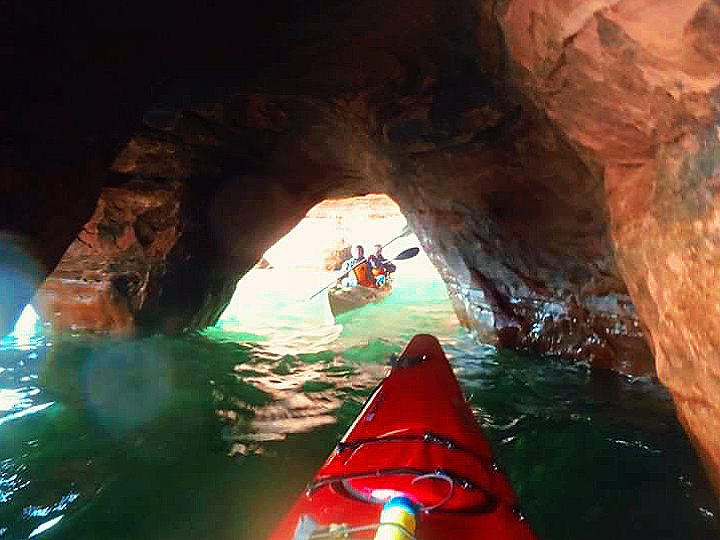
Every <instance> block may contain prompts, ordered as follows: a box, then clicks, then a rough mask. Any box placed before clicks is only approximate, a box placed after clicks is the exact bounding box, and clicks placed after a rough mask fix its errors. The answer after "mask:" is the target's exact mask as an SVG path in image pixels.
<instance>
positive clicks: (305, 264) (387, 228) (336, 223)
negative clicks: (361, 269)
mask: <svg viewBox="0 0 720 540" xmlns="http://www.w3.org/2000/svg"><path fill="white" fill-rule="evenodd" d="M405 224H406V221H405V217H404V216H403V215H402V214H401V213H400V208H399V207H398V206H397V204H395V203H394V202H393V201H392V199H390V198H389V197H387V196H386V195H366V196H365V197H355V198H352V199H341V200H335V201H324V202H322V203H320V204H318V205H316V206H315V207H313V208H312V209H311V210H310V211H309V212H308V214H307V216H305V219H303V220H302V221H301V222H300V223H298V225H297V226H296V227H295V228H294V229H293V230H292V231H290V232H289V233H288V234H287V235H286V236H285V237H284V238H282V239H281V240H280V241H278V242H277V243H276V244H275V245H274V246H272V247H271V248H270V249H269V250H268V251H267V252H266V253H265V259H266V260H267V261H268V262H269V263H270V264H271V265H272V266H273V268H276V269H289V268H292V269H295V270H297V269H303V270H320V269H322V267H323V262H324V259H325V258H326V257H327V255H328V254H329V253H330V252H331V251H333V250H336V249H342V248H343V247H350V246H351V245H353V244H362V245H363V246H365V251H366V255H369V254H370V253H371V250H372V246H373V244H384V243H385V242H387V241H389V240H390V239H392V238H393V237H394V236H397V235H398V234H399V233H400V231H402V229H403V227H405Z"/></svg>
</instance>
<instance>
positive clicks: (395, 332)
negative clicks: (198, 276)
mask: <svg viewBox="0 0 720 540" xmlns="http://www.w3.org/2000/svg"><path fill="white" fill-rule="evenodd" d="M356 244H360V245H362V246H363V247H364V248H365V254H366V256H367V255H370V254H371V253H372V250H373V245H374V244H381V245H386V244H387V245H386V246H385V248H384V249H383V254H384V255H385V257H386V258H388V259H392V258H394V257H395V256H397V255H398V254H399V253H401V252H403V251H404V250H406V249H408V248H411V247H418V248H420V243H419V242H418V240H417V238H416V237H415V235H413V234H412V233H409V232H408V230H407V222H406V220H405V217H404V216H403V215H402V213H401V212H400V209H399V207H398V206H397V204H395V202H393V201H392V199H390V198H389V197H387V196H386V195H383V194H370V195H365V196H362V197H354V198H349V199H338V200H328V201H323V202H322V203H320V204H318V205H316V206H315V207H313V208H312V209H311V210H310V211H309V212H308V214H307V215H306V217H305V218H304V219H303V220H302V221H301V222H300V223H299V224H298V225H297V226H296V227H295V228H294V229H293V230H292V231H291V232H290V233H288V234H287V235H286V236H285V237H283V238H282V239H281V240H280V241H278V242H277V243H276V244H275V245H274V246H272V247H271V248H270V249H268V250H267V252H266V253H265V254H264V256H263V258H262V260H261V261H260V262H259V263H258V264H257V265H256V267H255V268H253V269H252V270H250V272H248V273H247V274H246V275H245V276H244V277H243V278H242V279H241V280H240V281H239V282H238V284H237V287H236V290H235V294H234V295H233V298H232V300H231V302H230V304H229V305H228V307H227V308H226V310H225V312H224V313H223V315H222V316H221V317H220V320H219V321H218V323H217V324H216V325H215V326H214V327H213V328H211V329H209V330H208V333H209V334H213V335H217V333H218V332H222V333H223V334H224V335H226V336H230V335H233V336H235V338H237V339H250V340H253V339H261V340H262V341H263V346H264V347H266V348H269V349H272V350H273V351H274V352H276V353H281V354H282V353H291V352H293V351H297V350H298V349H300V350H304V351H306V352H317V351H320V350H327V349H328V348H330V349H333V350H343V349H345V348H347V347H352V346H361V345H367V344H368V343H369V342H372V341H374V340H380V341H383V340H385V341H387V342H388V343H393V344H395V345H402V344H403V343H404V342H406V341H407V340H408V339H409V338H410V337H412V335H414V334H417V333H422V332H434V333H438V332H440V333H441V334H447V335H454V334H457V333H458V332H461V329H460V325H459V323H458V321H457V318H456V316H455V313H454V311H453V309H452V306H451V303H450V301H449V299H448V295H447V289H446V287H445V284H444V283H443V281H442V279H441V277H440V275H439V274H438V272H437V270H436V269H435V267H434V266H433V264H432V262H431V261H430V259H429V258H428V256H427V254H426V253H425V252H424V251H423V250H422V248H420V251H419V253H418V254H417V255H416V256H414V257H412V258H410V259H407V260H402V261H397V263H396V266H397V270H396V272H394V274H393V276H392V277H393V280H392V282H393V292H392V294H391V295H390V296H388V297H387V298H385V299H384V300H383V301H381V302H380V303H378V304H371V305H368V306H366V307H364V308H363V309H359V310H356V311H353V312H350V313H346V314H343V315H340V316H338V317H337V318H334V317H333V315H332V313H331V311H330V307H329V304H328V296H327V291H326V288H327V286H328V285H329V284H330V283H333V281H334V280H335V279H336V278H337V277H338V276H339V275H340V274H339V271H338V270H339V269H340V267H341V265H342V262H343V261H344V260H345V259H347V258H349V257H350V248H351V246H352V245H356ZM318 293H319V294H318ZM249 306H251V308H250V309H248V308H249ZM408 315H410V317H409V318H408ZM350 323H352V324H350ZM413 323H414V324H413ZM488 324H491V322H490V321H488ZM288 329H291V331H290V332H288Z"/></svg>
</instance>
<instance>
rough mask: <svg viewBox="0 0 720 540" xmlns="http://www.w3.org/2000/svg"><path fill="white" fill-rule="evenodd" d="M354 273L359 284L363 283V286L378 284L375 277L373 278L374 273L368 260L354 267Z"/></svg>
mask: <svg viewBox="0 0 720 540" xmlns="http://www.w3.org/2000/svg"><path fill="white" fill-rule="evenodd" d="M353 273H354V274H355V279H356V280H357V284H358V285H362V286H363V287H375V286H376V285H375V278H373V276H372V273H371V272H370V265H369V264H368V262H367V261H363V262H361V263H360V264H358V265H357V266H356V267H355V268H353Z"/></svg>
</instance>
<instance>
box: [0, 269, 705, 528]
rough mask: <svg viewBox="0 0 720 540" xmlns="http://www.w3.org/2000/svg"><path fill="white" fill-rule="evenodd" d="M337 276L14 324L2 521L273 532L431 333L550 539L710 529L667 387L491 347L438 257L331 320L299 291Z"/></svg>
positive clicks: (321, 303) (3, 405)
mask: <svg viewBox="0 0 720 540" xmlns="http://www.w3.org/2000/svg"><path fill="white" fill-rule="evenodd" d="M328 277H329V275H328V274H320V273H315V274H314V273H305V274H297V273H296V274H290V273H284V272H282V271H275V270H270V271H267V270H266V271H253V272H252V273H251V274H250V275H249V276H248V277H247V279H245V280H243V282H241V284H240V285H239V287H238V291H237V293H236V295H235V298H234V300H233V302H232V304H231V306H230V307H229V309H228V311H227V312H226V314H225V315H224V317H223V320H222V321H221V323H219V324H218V325H217V327H215V328H213V329H211V330H209V331H207V332H206V333H204V334H202V335H195V336H188V337H184V338H160V337H154V338H148V339H144V340H103V341H95V340H88V339H83V338H80V337H64V338H62V339H58V338H55V339H54V340H50V339H49V338H45V337H43V336H42V333H41V332H40V333H37V334H33V333H30V334H29V335H25V336H17V337H16V338H15V339H11V338H5V340H3V343H2V348H1V349H0V538H2V539H3V540H4V539H20V538H28V537H31V536H32V537H37V538H41V539H45V538H47V539H49V538H52V539H73V540H75V539H125V538H128V539H129V538H133V539H176V538H177V539H184V540H199V539H217V540H226V539H227V540H230V539H233V540H235V539H249V540H255V539H258V540H259V539H262V538H263V537H264V536H265V535H267V533H268V532H269V530H270V529H271V528H272V526H273V524H274V523H275V522H276V521H277V519H278V518H279V516H280V515H281V514H282V513H283V511H284V510H285V509H287V507H288V506H289V505H290V503H291V502H292V500H293V499H294V497H295V496H296V495H297V494H298V493H299V491H300V490H301V489H302V487H303V486H304V485H305V483H306V482H307V481H308V480H309V479H310V477H311V476H312V473H313V471H314V470H315V469H316V468H317V467H318V466H319V465H320V464H321V463H322V462H323V461H324V459H325V457H326V456H327V454H328V452H329V451H330V450H331V448H332V447H333V445H334V443H335V442H336V440H337V439H338V437H339V436H341V434H342V433H343V432H344V430H345V429H346V428H347V426H348V425H349V423H350V422H351V421H352V419H353V418H354V416H355V415H356V414H357V412H358V411H359V410H360V408H361V406H362V403H363V402H364V400H365V398H366V397H367V395H368V394H369V393H370V391H371V390H372V388H373V387H374V385H375V384H376V383H377V381H378V380H379V379H380V378H381V377H382V375H383V373H384V372H385V369H386V368H385V366H384V362H385V360H386V358H387V356H388V355H389V354H391V353H394V352H400V351H401V350H402V348H403V346H404V345H405V343H407V341H408V340H409V339H410V337H412V335H414V334H415V333H420V332H428V333H433V334H435V335H437V336H438V337H439V338H440V340H441V342H442V344H443V346H444V348H445V350H446V352H447V354H448V356H449V357H450V358H451V360H452V362H453V365H454V366H455V368H456V372H457V374H458V376H459V379H460V381H461V384H462V386H463V389H464V390H465V393H466V396H467V397H468V400H469V402H470V404H471V406H472V408H473V410H474V411H475V413H476V415H477V417H478V419H479V420H480V422H481V423H482V424H483V426H484V427H485V430H486V432H487V434H488V436H489V437H490V439H491V441H492V442H493V445H494V447H495V449H496V452H497V453H498V456H499V460H500V462H501V464H502V466H503V467H504V469H505V470H506V472H507V473H508V475H509V477H510V478H511V480H512V482H513V484H514V486H515V488H516V490H517V491H518V493H519V495H520V497H521V503H522V507H523V510H524V512H525V514H526V515H527V516H528V517H529V519H530V521H531V523H532V525H533V527H534V528H535V530H536V531H537V532H538V533H539V535H540V537H541V538H544V539H565V538H567V539H586V538H588V539H593V538H598V539H601V538H602V539H607V538H663V539H665V538H678V539H679V538H717V537H718V531H717V529H716V528H715V525H714V523H715V517H714V516H716V515H717V514H718V507H717V505H716V503H715V502H714V499H713V497H712V495H711V492H710V489H709V487H708V485H707V482H706V480H705V477H704V475H703V473H702V470H701V468H700V467H699V465H698V462H697V460H696V458H695V455H694V453H693V451H692V449H691V447H690V444H689V443H688V441H687V438H686V437H685V435H684V433H683V432H682V430H681V428H680V427H679V425H678V423H677V421H676V419H675V417H674V415H673V411H672V404H671V401H670V399H669V396H668V395H667V393H666V392H665V391H664V389H663V388H661V387H659V386H658V385H656V384H654V383H653V382H652V381H649V380H643V379H637V380H630V379H627V378H624V377H620V376H607V377H603V378H602V379H600V378H599V377H598V376H597V375H593V374H592V373H591V372H590V371H589V370H587V369H586V368H585V367H584V366H581V365H575V366H571V365H568V364H566V363H563V362H559V361H557V360H555V359H553V358H539V357H534V356H529V355H520V354H509V353H506V352H503V353H496V352H495V351H494V350H493V349H492V348H490V347H486V346H485V347H484V346H481V345H479V344H477V343H476V342H474V341H473V340H472V339H471V338H470V337H469V336H467V335H466V334H465V333H464V331H463V330H462V329H461V328H459V327H458V325H457V322H456V321H455V319H454V317H453V314H452V310H451V308H450V306H449V304H448V301H447V298H446V295H445V289H444V286H443V285H442V283H441V282H440V281H439V279H438V278H437V276H436V275H434V274H432V273H422V272H419V271H418V272H407V273H406V274H403V275H400V277H399V278H398V282H397V287H396V289H395V291H394V293H393V295H392V296H391V297H389V298H388V299H387V300H386V301H385V302H384V303H382V304H379V305H374V306H368V307H367V308H363V309H362V310H358V311H357V312H355V313H353V314H351V315H349V316H347V317H344V318H340V319H339V320H338V321H334V320H333V319H332V318H331V317H330V314H329V310H328V307H327V304H326V300H325V298H324V296H323V295H320V296H319V297H318V298H316V299H315V300H313V301H312V302H306V301H305V299H306V298H307V297H308V296H309V294H311V293H312V292H314V291H316V290H318V289H319V288H320V287H322V285H324V284H326V283H327V282H328ZM288 289H289V290H290V291H291V292H288Z"/></svg>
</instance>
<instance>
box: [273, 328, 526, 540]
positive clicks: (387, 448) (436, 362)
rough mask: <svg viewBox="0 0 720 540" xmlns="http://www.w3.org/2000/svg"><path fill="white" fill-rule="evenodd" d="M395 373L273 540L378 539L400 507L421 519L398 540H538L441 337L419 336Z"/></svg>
mask: <svg viewBox="0 0 720 540" xmlns="http://www.w3.org/2000/svg"><path fill="white" fill-rule="evenodd" d="M391 365H392V370H391V371H390V374H389V375H388V376H387V377H386V378H385V379H384V380H383V381H382V382H381V383H380V385H379V386H378V387H377V388H376V389H375V391H374V392H373V394H372V395H371V396H370V399H369V400H368V402H367V403H366V404H365V407H364V408H363V410H362V412H361V413H360V415H359V416H358V417H357V418H356V419H355V421H354V422H353V424H352V426H350V429H349V430H348V432H347V433H346V434H345V436H344V437H343V438H342V439H341V440H340V442H339V443H338V445H337V447H336V448H335V450H333V452H332V454H331V455H330V457H329V458H328V459H327V461H326V462H325V464H324V465H323V466H322V467H321V468H320V470H319V471H318V472H317V474H316V475H315V478H314V479H313V481H312V482H311V483H310V484H309V485H308V487H307V489H306V491H305V493H304V494H303V495H301V496H300V497H299V498H298V499H297V501H296V502H295V504H294V505H293V507H292V508H291V509H290V511H289V512H288V513H287V514H286V515H285V517H284V518H283V520H282V521H281V522H280V524H279V525H278V527H277V528H276V529H275V531H274V532H273V534H272V535H271V536H270V540H311V539H315V538H318V539H319V538H331V537H333V536H331V535H332V534H333V533H332V532H331V531H336V532H335V533H334V534H337V532H341V533H342V531H345V532H348V533H350V532H351V531H355V532H352V533H351V534H350V535H349V536H347V537H349V538H379V537H380V534H381V533H379V532H378V533H377V534H378V536H375V534H376V530H377V529H378V527H379V524H380V522H381V513H382V514H383V516H385V515H386V514H387V515H389V512H391V510H393V508H395V507H393V508H390V509H388V505H391V504H394V503H395V502H396V501H400V508H401V512H405V509H407V512H411V513H413V514H414V518H413V520H412V521H413V522H412V526H413V530H412V531H409V530H406V529H405V528H403V527H400V526H397V528H398V529H401V532H402V534H401V535H400V536H397V538H401V537H402V538H405V537H408V538H417V539H419V540H450V539H457V540H461V539H478V540H479V539H483V540H500V539H503V540H504V539H510V538H513V539H522V540H526V539H527V540H530V539H535V538H536V537H535V535H534V533H533V532H532V530H531V529H530V527H529V525H528V522H527V520H525V519H524V518H523V517H522V516H521V515H520V513H519V511H518V510H517V499H516V497H515V493H514V491H513V489H512V487H511V486H510V484H509V482H508V481H507V479H506V477H505V476H504V474H503V473H502V472H501V471H500V470H499V469H498V467H497V466H496V464H495V460H494V457H493V452H492V449H491V447H490V443H489V442H488V440H487V438H486V437H485V435H483V433H482V431H481V429H480V426H479V425H478V423H477V422H476V420H475V417H474V416H473V414H472V411H471V410H470V407H468V405H467V403H466V402H465V399H464V397H463V394H462V391H461V389H460V386H459V384H458V382H457V379H456V378H455V375H454V374H453V372H452V369H451V367H450V364H449V363H448V360H447V358H446V357H445V354H444V353H443V351H442V348H441V347H440V344H439V343H438V341H437V339H436V338H435V337H433V336H429V335H418V336H415V337H414V338H413V339H412V340H411V341H410V343H409V344H408V346H407V347H406V348H405V351H403V353H402V354H401V355H400V356H399V357H397V358H394V359H391ZM388 501H390V502H388ZM396 506H397V505H396ZM383 507H385V508H386V511H385V512H383ZM415 514H416V515H415ZM383 519H384V518H383ZM383 538H385V536H383ZM387 538H390V536H387ZM392 538H395V537H394V536H393V537H392Z"/></svg>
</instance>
